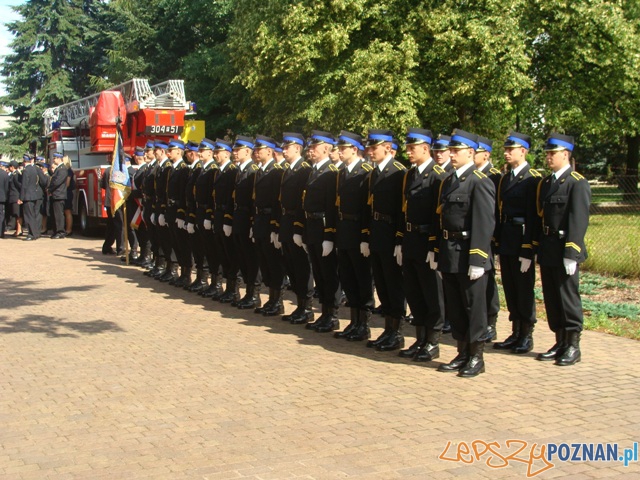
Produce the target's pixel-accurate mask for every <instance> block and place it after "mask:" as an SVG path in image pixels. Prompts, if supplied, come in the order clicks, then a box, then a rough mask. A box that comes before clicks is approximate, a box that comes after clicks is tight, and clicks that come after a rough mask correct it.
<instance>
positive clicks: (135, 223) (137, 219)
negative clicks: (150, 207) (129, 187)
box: [130, 198, 146, 230]
mask: <svg viewBox="0 0 640 480" xmlns="http://www.w3.org/2000/svg"><path fill="white" fill-rule="evenodd" d="M134 200H135V201H136V206H137V208H136V213H134V214H133V218H132V219H131V223H130V225H131V228H133V229H134V230H137V229H138V228H139V227H140V224H141V223H145V225H146V222H145V221H144V219H143V218H142V202H141V201H140V199H138V198H135V199H134Z"/></svg>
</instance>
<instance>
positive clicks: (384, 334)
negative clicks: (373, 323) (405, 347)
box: [367, 315, 392, 348]
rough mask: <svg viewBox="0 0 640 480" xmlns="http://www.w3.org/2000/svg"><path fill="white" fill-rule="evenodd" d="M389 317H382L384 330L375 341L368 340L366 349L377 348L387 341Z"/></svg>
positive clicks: (389, 328) (390, 331)
mask: <svg viewBox="0 0 640 480" xmlns="http://www.w3.org/2000/svg"><path fill="white" fill-rule="evenodd" d="M391 333H392V330H391V317H390V316H389V315H385V316H384V330H383V331H382V333H381V334H380V336H379V337H378V338H376V339H375V340H369V341H368V342H367V348H377V347H378V345H382V344H383V343H385V342H386V341H387V338H388V337H389V335H391Z"/></svg>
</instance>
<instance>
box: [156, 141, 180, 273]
mask: <svg viewBox="0 0 640 480" xmlns="http://www.w3.org/2000/svg"><path fill="white" fill-rule="evenodd" d="M168 148H169V144H168V142H166V141H164V140H157V141H156V142H155V143H154V154H155V156H156V160H157V161H158V166H157V168H156V174H155V179H154V193H155V202H154V206H153V209H154V213H153V215H152V217H151V222H155V224H156V225H157V228H156V232H157V235H158V243H159V245H160V250H161V251H162V256H163V257H164V260H165V263H166V266H165V267H164V268H163V269H162V270H160V271H159V272H158V273H156V274H155V275H154V278H155V279H157V280H160V281H161V282H170V281H171V280H175V279H176V278H177V276H178V264H177V262H176V261H175V260H174V258H175V259H176V260H177V257H176V255H175V252H174V251H173V241H172V236H171V228H170V225H169V223H168V222H167V219H166V213H167V203H168V197H167V186H168V184H169V177H170V176H171V170H172V169H173V163H172V162H171V160H169V157H168V156H167V150H168Z"/></svg>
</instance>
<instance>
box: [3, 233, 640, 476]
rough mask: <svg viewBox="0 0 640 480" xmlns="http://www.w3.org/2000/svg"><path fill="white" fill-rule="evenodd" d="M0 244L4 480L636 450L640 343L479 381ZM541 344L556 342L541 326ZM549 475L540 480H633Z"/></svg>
mask: <svg viewBox="0 0 640 480" xmlns="http://www.w3.org/2000/svg"><path fill="white" fill-rule="evenodd" d="M1 246H2V261H1V262H2V263H1V269H0V283H1V285H0V302H1V309H0V365H1V371H0V427H1V428H0V478H2V479H5V478H6V479H32V478H33V479H43V478H51V479H67V478H72V479H77V478H86V479H96V480H97V479H103V478H104V479H119V478H122V479H131V478H149V479H165V478H166V479H174V478H175V479H180V478H186V479H198V478H200V479H226V478H229V479H234V478H251V479H280V478H305V479H316V478H317V479H336V478H357V479H384V480H387V479H394V478H415V479H426V478H453V477H469V478H518V477H519V478H523V477H525V476H526V471H527V470H526V466H525V465H524V464H522V463H517V462H511V465H510V466H508V467H506V468H502V469H491V468H489V467H488V466H487V465H485V460H486V457H484V458H483V459H482V460H481V461H479V462H475V463H469V464H464V463H461V462H453V461H443V460H440V459H438V456H439V455H440V454H441V452H442V451H443V450H444V448H445V446H446V444H447V442H448V441H452V442H455V443H456V444H457V443H458V442H462V441H464V442H471V441H473V440H476V439H481V440H485V441H498V442H501V443H503V442H504V441H506V440H508V439H521V440H525V441H527V442H536V443H538V444H540V443H545V442H552V441H557V442H559V441H566V442H619V443H620V445H621V447H630V446H631V445H632V443H633V442H634V441H638V440H640V435H639V432H640V409H639V408H638V398H640V369H639V368H638V365H639V364H640V344H638V342H634V341H631V340H626V339H622V338H615V337H612V336H607V335H604V334H600V333H592V332H587V333H586V334H585V335H584V337H583V358H584V360H583V362H582V363H581V364H579V365H577V366H576V367H573V368H560V367H556V366H554V365H552V364H548V363H541V362H536V361H534V360H533V356H534V354H533V353H532V354H530V355H526V356H524V357H517V358H516V357H514V356H512V355H506V354H500V353H496V352H494V351H490V352H489V353H488V354H487V355H486V357H487V373H486V374H484V375H481V376H479V377H477V378H475V379H461V378H457V377H456V376H455V375H450V374H443V373H438V372H436V371H435V367H436V366H437V365H438V362H433V363H431V364H424V365H416V364H411V363H410V362H406V361H403V360H401V359H399V358H398V357H397V356H396V355H395V354H392V353H376V352H373V351H371V350H370V349H367V348H365V347H364V345H361V344H351V343H348V342H343V341H338V340H335V339H333V338H331V337H330V336H329V335H321V334H317V333H314V332H310V331H308V330H305V329H304V328H301V327H299V326H292V325H289V324H286V323H284V322H281V321H280V320H277V319H266V318H263V317H258V316H256V315H254V314H240V313H239V311H237V310H235V309H233V308H232V307H227V306H225V307H223V308H222V309H221V310H218V308H219V305H218V304H214V303H213V302H211V301H208V300H207V301H205V300H202V299H200V297H197V296H195V295H193V294H188V293H187V292H185V291H183V290H177V289H175V288H173V287H170V286H167V285H165V284H159V283H158V282H156V281H154V280H150V279H148V278H147V277H145V276H143V275H142V274H141V272H140V270H138V269H136V268H134V267H125V266H123V265H122V264H121V262H120V261H119V260H118V259H117V258H115V257H108V258H107V257H104V256H102V255H101V254H100V249H99V247H100V242H99V241H97V240H95V239H93V240H88V239H81V238H72V239H66V240H64V241H55V242H54V241H51V240H48V239H44V238H43V239H41V240H39V241H37V242H22V241H20V240H16V239H8V240H4V241H2V242H1ZM343 323H346V322H343ZM380 325H381V321H380V319H378V320H376V327H377V328H376V329H375V330H374V333H375V334H377V333H378V332H379V331H380V329H379V327H380ZM507 329H508V327H507V326H506V322H505V321H504V318H501V321H500V323H499V330H500V337H503V336H504V335H505V332H506V330H507ZM535 338H536V349H535V350H536V351H541V350H546V348H548V347H549V346H550V345H551V344H552V343H553V341H552V338H551V336H550V335H549V333H548V332H547V330H546V326H545V325H541V326H540V327H539V328H538V330H537V331H536V332H535ZM409 340H412V339H411V338H410V339H409ZM442 350H443V355H442V358H441V359H440V360H447V361H448V360H450V359H451V358H452V357H453V356H454V355H455V352H454V348H453V347H452V346H451V342H450V339H448V340H447V345H444V346H443V347H442ZM455 448H456V447H455V446H454V447H453V448H452V449H451V451H450V452H448V453H447V456H453V455H454V451H455ZM511 450H513V449H511ZM502 452H503V453H505V454H506V452H507V450H506V449H505V448H504V447H503V449H502ZM464 458H465V459H466V458H468V456H465V457H464ZM492 463H496V464H497V463H499V462H497V461H496V460H494V462H492ZM554 463H555V464H556V466H555V467H554V468H552V469H550V470H548V471H547V472H545V473H543V474H541V475H540V476H539V477H538V478H563V477H564V478H571V479H579V478H601V477H610V478H616V477H623V476H625V477H626V478H632V477H635V478H640V468H639V467H638V464H635V465H632V466H631V467H629V468H624V467H622V466H621V464H620V463H606V462H591V463H574V464H568V463H561V462H558V461H556V462H554ZM543 466H544V464H543V463H542V462H541V461H538V462H537V463H536V465H534V470H535V469H536V468H541V467H543Z"/></svg>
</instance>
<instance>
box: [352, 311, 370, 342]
mask: <svg viewBox="0 0 640 480" xmlns="http://www.w3.org/2000/svg"><path fill="white" fill-rule="evenodd" d="M358 316H359V317H360V319H359V321H358V324H357V326H356V328H354V329H353V331H352V332H351V334H350V335H349V336H348V337H347V341H349V342H361V341H362V340H369V339H370V338H371V328H369V321H370V320H371V311H369V310H366V309H362V310H358Z"/></svg>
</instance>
